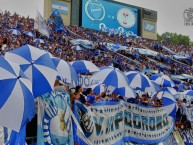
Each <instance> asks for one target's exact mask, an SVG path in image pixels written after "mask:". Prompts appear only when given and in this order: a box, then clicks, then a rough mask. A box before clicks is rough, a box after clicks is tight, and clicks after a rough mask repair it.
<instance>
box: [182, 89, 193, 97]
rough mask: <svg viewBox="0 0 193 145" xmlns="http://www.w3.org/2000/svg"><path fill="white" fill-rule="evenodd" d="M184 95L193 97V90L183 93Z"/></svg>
mask: <svg viewBox="0 0 193 145" xmlns="http://www.w3.org/2000/svg"><path fill="white" fill-rule="evenodd" d="M183 95H185V96H191V97H193V90H187V91H185V92H183Z"/></svg>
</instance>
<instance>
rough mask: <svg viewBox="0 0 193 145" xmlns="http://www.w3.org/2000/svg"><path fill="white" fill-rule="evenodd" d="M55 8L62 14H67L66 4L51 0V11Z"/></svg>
mask: <svg viewBox="0 0 193 145" xmlns="http://www.w3.org/2000/svg"><path fill="white" fill-rule="evenodd" d="M55 10H59V12H60V13H62V14H68V5H67V4H65V3H62V2H56V1H53V2H52V12H53V11H55Z"/></svg>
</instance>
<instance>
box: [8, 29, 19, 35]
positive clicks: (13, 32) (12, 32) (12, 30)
mask: <svg viewBox="0 0 193 145" xmlns="http://www.w3.org/2000/svg"><path fill="white" fill-rule="evenodd" d="M9 33H11V34H14V35H21V32H20V31H18V30H17V29H10V30H9Z"/></svg>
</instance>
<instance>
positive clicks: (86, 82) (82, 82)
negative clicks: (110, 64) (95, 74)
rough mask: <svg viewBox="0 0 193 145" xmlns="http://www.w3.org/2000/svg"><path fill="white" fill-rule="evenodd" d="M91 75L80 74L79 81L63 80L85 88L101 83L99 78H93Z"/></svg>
mask: <svg viewBox="0 0 193 145" xmlns="http://www.w3.org/2000/svg"><path fill="white" fill-rule="evenodd" d="M90 78H91V76H87V75H81V76H80V75H79V76H78V81H77V82H69V81H68V80H66V79H65V80H63V82H64V83H65V84H71V85H73V86H82V87H83V88H88V87H90V86H92V85H94V84H97V83H99V81H97V80H91V79H90Z"/></svg>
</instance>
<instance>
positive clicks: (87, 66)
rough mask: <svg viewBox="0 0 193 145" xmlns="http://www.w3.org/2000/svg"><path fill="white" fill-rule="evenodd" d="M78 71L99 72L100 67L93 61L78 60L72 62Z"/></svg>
mask: <svg viewBox="0 0 193 145" xmlns="http://www.w3.org/2000/svg"><path fill="white" fill-rule="evenodd" d="M70 64H71V65H72V66H73V67H74V69H75V70H76V72H77V73H88V72H97V71H99V68H98V67H97V66H96V65H95V64H94V63H92V62H90V61H87V60H78V61H73V62H70Z"/></svg>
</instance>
